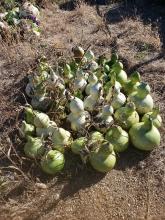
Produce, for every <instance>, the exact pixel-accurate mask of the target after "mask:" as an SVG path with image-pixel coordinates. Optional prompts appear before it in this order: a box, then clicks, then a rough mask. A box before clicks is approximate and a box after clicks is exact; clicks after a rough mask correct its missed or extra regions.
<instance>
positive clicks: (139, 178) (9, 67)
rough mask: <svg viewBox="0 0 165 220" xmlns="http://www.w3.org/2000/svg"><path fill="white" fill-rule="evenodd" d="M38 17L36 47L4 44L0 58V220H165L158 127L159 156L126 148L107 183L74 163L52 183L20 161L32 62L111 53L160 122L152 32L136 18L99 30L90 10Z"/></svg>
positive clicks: (162, 87) (163, 87) (164, 90)
mask: <svg viewBox="0 0 165 220" xmlns="http://www.w3.org/2000/svg"><path fill="white" fill-rule="evenodd" d="M104 13H106V9H105V8H104V7H103V8H102V14H104ZM42 16H43V17H42V26H43V33H42V35H41V39H39V40H38V41H33V42H32V43H30V42H22V43H21V42H20V43H17V44H15V45H6V44H4V45H2V47H1V51H0V57H1V61H0V76H1V77H0V94H1V96H0V102H1V108H0V113H1V117H0V135H1V136H0V149H1V154H0V155H1V161H0V166H1V168H0V172H1V173H0V174H1V177H0V192H1V194H0V199H1V201H0V219H3V220H4V219H15V220H21V219H25V220H30V219H49V220H51V219H52V220H53V219H59V220H60V219H65V220H66V219H68V220H72V219H73V220H74V219H75V220H77V219H90V220H92V219H96V220H97V219H98V220H100V219H115V220H118V219H119V220H120V219H126V220H128V219H130V220H134V219H152V220H153V219H155V220H160V219H165V214H164V213H165V160H164V158H165V144H164V143H165V127H164V126H163V127H162V129H161V137H162V141H161V145H160V147H159V148H158V149H156V150H154V151H153V152H152V153H150V154H146V153H144V152H140V151H137V150H135V149H133V148H130V149H129V150H128V151H127V152H125V153H123V154H120V155H118V162H117V165H116V167H115V169H114V170H112V171H111V172H110V173H108V174H107V175H101V174H98V173H96V172H95V171H94V170H93V169H91V168H90V167H89V166H87V167H85V166H84V165H82V164H81V162H80V161H79V160H78V159H77V158H74V159H73V161H72V160H69V159H68V161H69V162H68V164H67V168H68V169H67V170H65V171H64V172H63V173H62V174H59V175H58V176H56V177H54V178H50V177H47V176H45V175H44V174H42V173H41V172H40V169H39V168H38V165H37V164H36V163H34V162H33V161H31V160H28V159H26V158H25V157H24V154H23V150H22V148H23V145H22V144H21V142H20V141H19V137H18V133H17V130H16V125H17V124H18V122H19V118H20V117H21V114H20V115H19V117H18V121H17V120H16V118H17V115H18V114H17V113H18V112H20V111H21V109H22V107H21V105H22V104H24V103H25V99H24V96H23V95H22V92H23V89H24V86H25V84H26V75H27V73H28V72H30V71H33V69H34V68H35V66H36V58H37V57H38V55H39V54H44V55H46V56H47V57H48V58H49V60H50V62H51V63H52V64H55V63H56V61H57V59H64V58H63V57H69V56H70V50H71V48H72V46H73V45H75V44H80V45H82V46H83V47H84V48H87V47H88V46H91V49H93V50H94V52H95V53H96V54H97V55H98V54H102V53H106V54H107V55H109V56H110V55H111V52H112V51H117V52H118V54H119V55H120V57H121V59H122V60H123V62H124V64H125V66H126V68H127V71H128V73H130V72H131V71H132V70H133V69H137V70H139V71H140V72H141V75H142V79H143V80H145V81H146V82H148V83H149V84H150V85H151V87H152V95H153V97H154V100H155V104H157V105H159V106H160V108H161V115H162V118H163V121H164V120H165V111H164V110H165V109H164V106H165V104H164V100H165V62H164V58H163V56H160V54H161V40H160V38H159V34H158V31H157V28H155V29H154V30H153V28H152V27H151V25H150V24H144V23H143V21H142V20H141V19H140V18H139V17H136V18H131V17H130V18H129V17H127V18H123V19H121V20H120V21H119V22H117V23H111V21H108V23H106V24H105V23H104V19H103V18H102V17H101V16H99V15H98V13H97V10H96V8H95V6H93V7H91V6H87V5H84V4H82V5H81V6H80V7H78V8H76V9H75V10H73V11H63V10H60V9H59V8H58V7H57V6H52V7H50V8H47V9H45V10H43V11H42ZM78 161H79V162H78Z"/></svg>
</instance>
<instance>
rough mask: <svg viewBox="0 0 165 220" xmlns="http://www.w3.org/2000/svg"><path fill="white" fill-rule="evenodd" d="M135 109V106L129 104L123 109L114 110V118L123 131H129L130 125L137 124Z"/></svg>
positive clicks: (137, 116)
mask: <svg viewBox="0 0 165 220" xmlns="http://www.w3.org/2000/svg"><path fill="white" fill-rule="evenodd" d="M135 109H136V107H135V104H134V103H133V102H130V103H127V104H126V106H125V107H121V108H119V109H117V110H116V112H115V115H114V117H115V119H116V121H117V123H118V124H119V125H120V126H121V127H122V128H123V129H129V128H130V127H131V126H132V125H134V124H136V123H138V122H139V115H138V113H137V112H136V111H135Z"/></svg>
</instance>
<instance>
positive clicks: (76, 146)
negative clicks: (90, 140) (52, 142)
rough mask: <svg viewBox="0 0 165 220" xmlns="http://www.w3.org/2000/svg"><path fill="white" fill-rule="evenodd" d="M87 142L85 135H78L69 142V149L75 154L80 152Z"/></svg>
mask: <svg viewBox="0 0 165 220" xmlns="http://www.w3.org/2000/svg"><path fill="white" fill-rule="evenodd" d="M86 143H87V138H86V137H80V138H77V139H75V140H74V141H73V142H72V144H71V150H72V152H73V153H75V154H80V153H81V151H82V150H84V149H85V145H86Z"/></svg>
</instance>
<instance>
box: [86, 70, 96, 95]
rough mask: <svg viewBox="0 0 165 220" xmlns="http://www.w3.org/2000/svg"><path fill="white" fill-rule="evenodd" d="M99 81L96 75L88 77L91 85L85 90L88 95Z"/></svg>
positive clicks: (92, 74)
mask: <svg viewBox="0 0 165 220" xmlns="http://www.w3.org/2000/svg"><path fill="white" fill-rule="evenodd" d="M97 81H98V78H97V76H96V75H95V74H94V73H91V74H90V75H89V77H88V82H89V83H88V85H87V86H86V88H85V92H86V94H87V95H89V94H90V89H91V87H92V86H94V85H95V84H96V83H97Z"/></svg>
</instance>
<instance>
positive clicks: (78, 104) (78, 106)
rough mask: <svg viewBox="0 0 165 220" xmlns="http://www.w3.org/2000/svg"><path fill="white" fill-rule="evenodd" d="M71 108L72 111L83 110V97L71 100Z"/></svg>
mask: <svg viewBox="0 0 165 220" xmlns="http://www.w3.org/2000/svg"><path fill="white" fill-rule="evenodd" d="M69 107H70V110H71V112H72V113H75V114H76V113H80V112H81V111H84V103H83V101H82V100H81V99H79V98H77V97H73V98H72V100H71V102H70V106H69Z"/></svg>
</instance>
